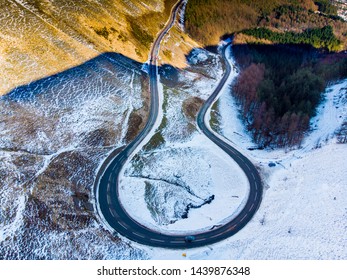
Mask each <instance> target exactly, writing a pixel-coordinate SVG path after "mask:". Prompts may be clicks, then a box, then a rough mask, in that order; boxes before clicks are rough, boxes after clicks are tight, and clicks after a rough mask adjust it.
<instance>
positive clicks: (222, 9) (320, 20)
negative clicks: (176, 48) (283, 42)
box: [186, 0, 347, 50]
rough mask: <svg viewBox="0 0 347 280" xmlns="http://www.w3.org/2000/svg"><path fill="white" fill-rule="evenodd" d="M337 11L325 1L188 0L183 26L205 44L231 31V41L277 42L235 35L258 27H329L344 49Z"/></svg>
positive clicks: (285, 29) (284, 29)
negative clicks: (232, 36) (184, 24)
mask: <svg viewBox="0 0 347 280" xmlns="http://www.w3.org/2000/svg"><path fill="white" fill-rule="evenodd" d="M339 5H340V6H341V5H342V4H341V3H340V4H339ZM337 13H338V9H337V7H336V6H334V5H332V4H331V3H330V1H327V0H322V1H311V0H286V1H285V0H272V1H262V0H253V1H248V0H243V1H241V0H222V1H215V0H208V1H201V0H190V1H189V2H188V5H187V11H186V25H187V31H188V33H189V34H190V35H191V36H192V37H193V38H194V39H196V40H197V41H199V42H201V43H203V44H205V45H213V44H216V43H217V42H218V41H219V40H220V37H221V36H223V35H226V34H234V33H236V34H237V36H236V38H235V43H248V42H261V43H277V42H276V41H272V40H271V38H254V37H253V36H249V35H250V34H247V35H244V34H242V35H241V36H240V34H239V33H240V32H242V31H244V30H247V29H252V28H258V27H263V28H267V29H269V30H271V31H273V32H278V33H284V32H293V33H301V32H303V31H305V30H307V29H312V28H323V27H325V26H332V28H333V32H334V35H335V36H336V38H337V40H339V42H340V44H339V48H338V49H344V48H346V46H347V45H346V44H347V40H346V34H347V33H346V32H347V24H346V22H344V21H343V19H342V18H340V17H339V16H337ZM266 39H267V40H266ZM335 49H337V48H335ZM335 49H334V50H335Z"/></svg>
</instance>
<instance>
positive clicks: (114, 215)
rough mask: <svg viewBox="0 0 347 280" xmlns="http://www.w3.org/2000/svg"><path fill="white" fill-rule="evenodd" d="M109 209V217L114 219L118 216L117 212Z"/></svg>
mask: <svg viewBox="0 0 347 280" xmlns="http://www.w3.org/2000/svg"><path fill="white" fill-rule="evenodd" d="M110 209H111V215H112V216H113V217H114V218H117V217H118V215H117V212H116V211H115V210H114V209H113V208H110Z"/></svg>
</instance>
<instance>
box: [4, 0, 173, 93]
mask: <svg viewBox="0 0 347 280" xmlns="http://www.w3.org/2000/svg"><path fill="white" fill-rule="evenodd" d="M175 2H176V1H174V0H142V1H140V0H131V1H121V0H91V1H88V0H77V1H73V2H71V1H69V0H60V1H56V0H43V1H39V0H5V1H1V3H0V11H1V15H0V25H1V30H0V68H1V69H2V75H1V77H0V95H2V94H4V93H6V92H8V91H9V90H11V89H12V88H14V87H16V86H18V85H23V84H26V83H29V82H32V81H33V80H37V79H39V78H42V77H46V76H49V75H52V74H55V73H58V72H61V71H63V70H66V69H69V68H71V67H73V66H76V65H79V64H81V63H84V62H85V61H87V60H89V59H91V58H94V57H96V56H97V55H99V54H100V53H104V52H116V53H120V54H123V55H125V56H127V57H129V58H132V59H134V60H136V61H139V62H144V61H146V60H147V57H148V51H149V48H150V44H151V42H152V41H153V38H154V37H155V35H156V34H157V32H158V31H159V29H160V28H161V27H162V26H163V24H164V23H165V22H166V20H167V18H168V15H169V11H170V9H171V7H172V5H173V3H175Z"/></svg>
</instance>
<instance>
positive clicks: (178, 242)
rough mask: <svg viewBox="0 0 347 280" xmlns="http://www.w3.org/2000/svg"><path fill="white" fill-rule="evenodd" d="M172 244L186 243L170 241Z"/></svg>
mask: <svg viewBox="0 0 347 280" xmlns="http://www.w3.org/2000/svg"><path fill="white" fill-rule="evenodd" d="M170 243H176V244H180V243H184V241H170Z"/></svg>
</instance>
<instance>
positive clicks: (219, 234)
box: [213, 232, 224, 237]
mask: <svg viewBox="0 0 347 280" xmlns="http://www.w3.org/2000/svg"><path fill="white" fill-rule="evenodd" d="M223 234H224V232H222V233H218V234H216V235H213V237H217V236H221V235H223Z"/></svg>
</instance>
